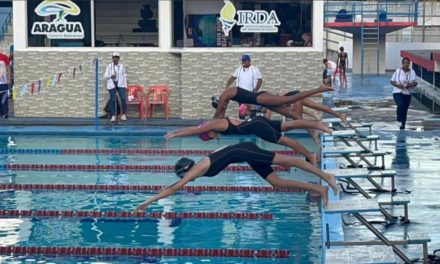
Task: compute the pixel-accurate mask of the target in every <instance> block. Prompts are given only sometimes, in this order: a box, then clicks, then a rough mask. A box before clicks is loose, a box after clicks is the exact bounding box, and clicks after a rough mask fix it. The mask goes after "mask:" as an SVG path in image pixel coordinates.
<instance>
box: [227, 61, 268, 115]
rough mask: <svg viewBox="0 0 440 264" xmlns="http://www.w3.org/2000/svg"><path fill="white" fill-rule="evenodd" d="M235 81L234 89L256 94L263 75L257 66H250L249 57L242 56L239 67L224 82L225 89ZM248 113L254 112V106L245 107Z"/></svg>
mask: <svg viewBox="0 0 440 264" xmlns="http://www.w3.org/2000/svg"><path fill="white" fill-rule="evenodd" d="M235 80H237V83H236V87H240V88H242V89H245V90H248V91H252V92H254V93H255V92H258V90H259V89H260V87H261V84H262V83H263V75H262V74H261V72H260V70H259V69H258V67H257V66H254V65H251V56H249V55H246V54H245V55H243V56H241V66H240V67H238V68H237V69H235V72H234V73H233V74H232V76H231V77H230V78H229V79H228V81H227V82H226V89H227V88H229V87H230V86H231V84H232V83H233V82H234V81H235ZM247 108H248V110H249V111H251V112H252V111H255V106H254V105H248V106H247Z"/></svg>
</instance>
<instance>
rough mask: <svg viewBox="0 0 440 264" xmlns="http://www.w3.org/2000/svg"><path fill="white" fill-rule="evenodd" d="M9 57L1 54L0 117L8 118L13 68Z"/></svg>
mask: <svg viewBox="0 0 440 264" xmlns="http://www.w3.org/2000/svg"><path fill="white" fill-rule="evenodd" d="M10 64H11V63H10V61H9V57H8V56H6V55H5V54H3V53H0V116H1V117H4V118H8V115H9V107H8V103H9V102H8V101H9V100H8V99H9V88H10V87H11V67H10Z"/></svg>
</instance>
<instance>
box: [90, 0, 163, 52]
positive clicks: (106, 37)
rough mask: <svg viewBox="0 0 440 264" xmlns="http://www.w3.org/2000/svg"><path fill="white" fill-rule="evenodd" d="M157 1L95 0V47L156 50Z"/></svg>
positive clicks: (157, 36) (157, 37)
mask: <svg viewBox="0 0 440 264" xmlns="http://www.w3.org/2000/svg"><path fill="white" fill-rule="evenodd" d="M158 1H159V0H129V1H127V0H95V47H104V46H119V47H158V44H159V34H158V26H159V20H158Z"/></svg>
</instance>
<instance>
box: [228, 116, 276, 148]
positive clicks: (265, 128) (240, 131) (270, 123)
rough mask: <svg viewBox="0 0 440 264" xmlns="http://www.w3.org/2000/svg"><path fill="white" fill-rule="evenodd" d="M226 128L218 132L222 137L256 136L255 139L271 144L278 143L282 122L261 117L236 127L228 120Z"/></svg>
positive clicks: (248, 120)
mask: <svg viewBox="0 0 440 264" xmlns="http://www.w3.org/2000/svg"><path fill="white" fill-rule="evenodd" d="M226 120H228V128H227V129H226V130H225V131H223V132H220V134H222V135H251V134H252V135H256V136H257V137H259V138H261V139H263V140H266V141H269V142H272V143H278V140H279V139H280V137H281V136H282V134H281V124H282V121H278V120H269V119H267V118H265V117H263V116H257V117H255V118H250V119H247V120H246V121H244V122H243V123H241V124H240V125H238V126H236V125H234V124H232V122H231V120H229V118H226Z"/></svg>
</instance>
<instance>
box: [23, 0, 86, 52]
mask: <svg viewBox="0 0 440 264" xmlns="http://www.w3.org/2000/svg"><path fill="white" fill-rule="evenodd" d="M27 10H28V11H27V12H28V29H29V31H28V46H29V47H90V46H91V18H90V1H87V0H71V1H70V0H69V1H66V0H59V1H52V2H49V1H43V0H32V1H31V0H29V1H27Z"/></svg>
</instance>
